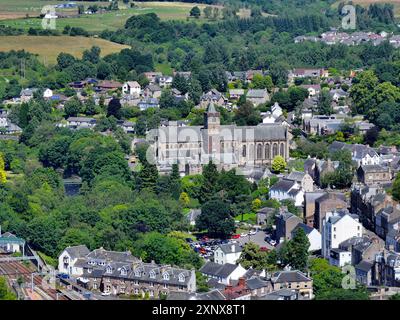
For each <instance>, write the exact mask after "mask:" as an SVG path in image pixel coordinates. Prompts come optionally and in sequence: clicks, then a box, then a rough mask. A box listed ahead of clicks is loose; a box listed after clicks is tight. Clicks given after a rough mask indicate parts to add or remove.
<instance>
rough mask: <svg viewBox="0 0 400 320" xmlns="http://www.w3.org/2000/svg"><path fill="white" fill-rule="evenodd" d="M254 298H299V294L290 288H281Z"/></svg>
mask: <svg viewBox="0 0 400 320" xmlns="http://www.w3.org/2000/svg"><path fill="white" fill-rule="evenodd" d="M253 299H254V300H298V299H299V294H298V293H297V292H295V291H292V290H289V289H281V290H277V291H273V292H270V293H268V294H266V295H264V296H261V297H253Z"/></svg>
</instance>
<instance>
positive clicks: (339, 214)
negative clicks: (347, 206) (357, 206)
mask: <svg viewBox="0 0 400 320" xmlns="http://www.w3.org/2000/svg"><path fill="white" fill-rule="evenodd" d="M362 228H363V227H362V224H361V223H360V222H359V220H358V216H356V215H354V214H353V215H352V214H349V213H348V211H347V210H340V211H331V212H327V213H326V215H325V218H324V219H323V222H322V228H321V234H322V255H323V256H324V257H325V258H327V259H328V258H329V257H330V250H331V249H333V248H339V244H340V243H342V242H343V241H345V240H347V239H350V238H352V237H361V235H362V232H363V229H362Z"/></svg>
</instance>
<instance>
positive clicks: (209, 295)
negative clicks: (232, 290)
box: [196, 289, 226, 300]
mask: <svg viewBox="0 0 400 320" xmlns="http://www.w3.org/2000/svg"><path fill="white" fill-rule="evenodd" d="M196 300H226V298H225V296H224V295H223V293H222V292H221V291H219V290H218V289H216V290H212V291H210V292H205V293H200V294H198V295H197V296H196Z"/></svg>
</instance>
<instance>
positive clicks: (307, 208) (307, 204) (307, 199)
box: [303, 190, 325, 227]
mask: <svg viewBox="0 0 400 320" xmlns="http://www.w3.org/2000/svg"><path fill="white" fill-rule="evenodd" d="M324 194H325V191H324V190H317V191H313V192H305V193H304V206H303V217H304V222H305V223H306V224H307V225H308V226H309V227H314V214H315V200H316V199H318V198H320V197H322V196H323V195H324Z"/></svg>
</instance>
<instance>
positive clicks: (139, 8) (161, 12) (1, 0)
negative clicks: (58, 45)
mask: <svg viewBox="0 0 400 320" xmlns="http://www.w3.org/2000/svg"><path fill="white" fill-rule="evenodd" d="M14 2H15V3H14ZM14 2H13V1H12V0H0V19H3V20H2V21H1V22H0V23H1V24H4V25H8V26H13V27H16V28H22V29H29V28H30V27H34V28H40V27H41V19H39V18H32V17H37V16H38V15H39V14H40V10H41V8H42V7H43V6H44V5H47V4H57V3H58V4H60V3H64V2H68V1H54V0H50V1H45V0H28V1H23V0H14ZM76 3H78V4H83V5H84V6H85V8H87V7H88V6H89V5H93V4H97V5H107V4H108V2H85V1H83V2H81V1H79V2H76ZM135 4H136V7H135V8H127V7H126V6H125V5H124V4H123V3H122V2H119V8H120V10H118V11H114V12H107V13H101V14H100V13H99V14H93V15H82V16H80V17H78V18H62V19H57V20H56V22H57V23H56V25H57V29H58V30H62V29H63V28H64V27H65V26H66V25H70V26H73V27H82V28H84V29H86V30H87V31H91V32H97V31H102V30H104V29H109V30H116V29H118V28H121V27H123V25H124V24H125V21H126V20H127V19H128V18H129V17H131V16H132V15H137V14H145V13H156V14H157V15H158V16H159V17H160V18H161V19H162V20H185V19H187V18H188V17H189V12H190V10H191V8H193V7H194V6H196V5H197V6H198V7H199V8H200V9H203V8H204V7H205V6H206V5H204V4H195V3H181V2H135ZM27 15H28V16H29V17H27ZM4 19H6V20H4ZM199 20H200V21H201V20H203V19H202V18H200V19H199Z"/></svg>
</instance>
